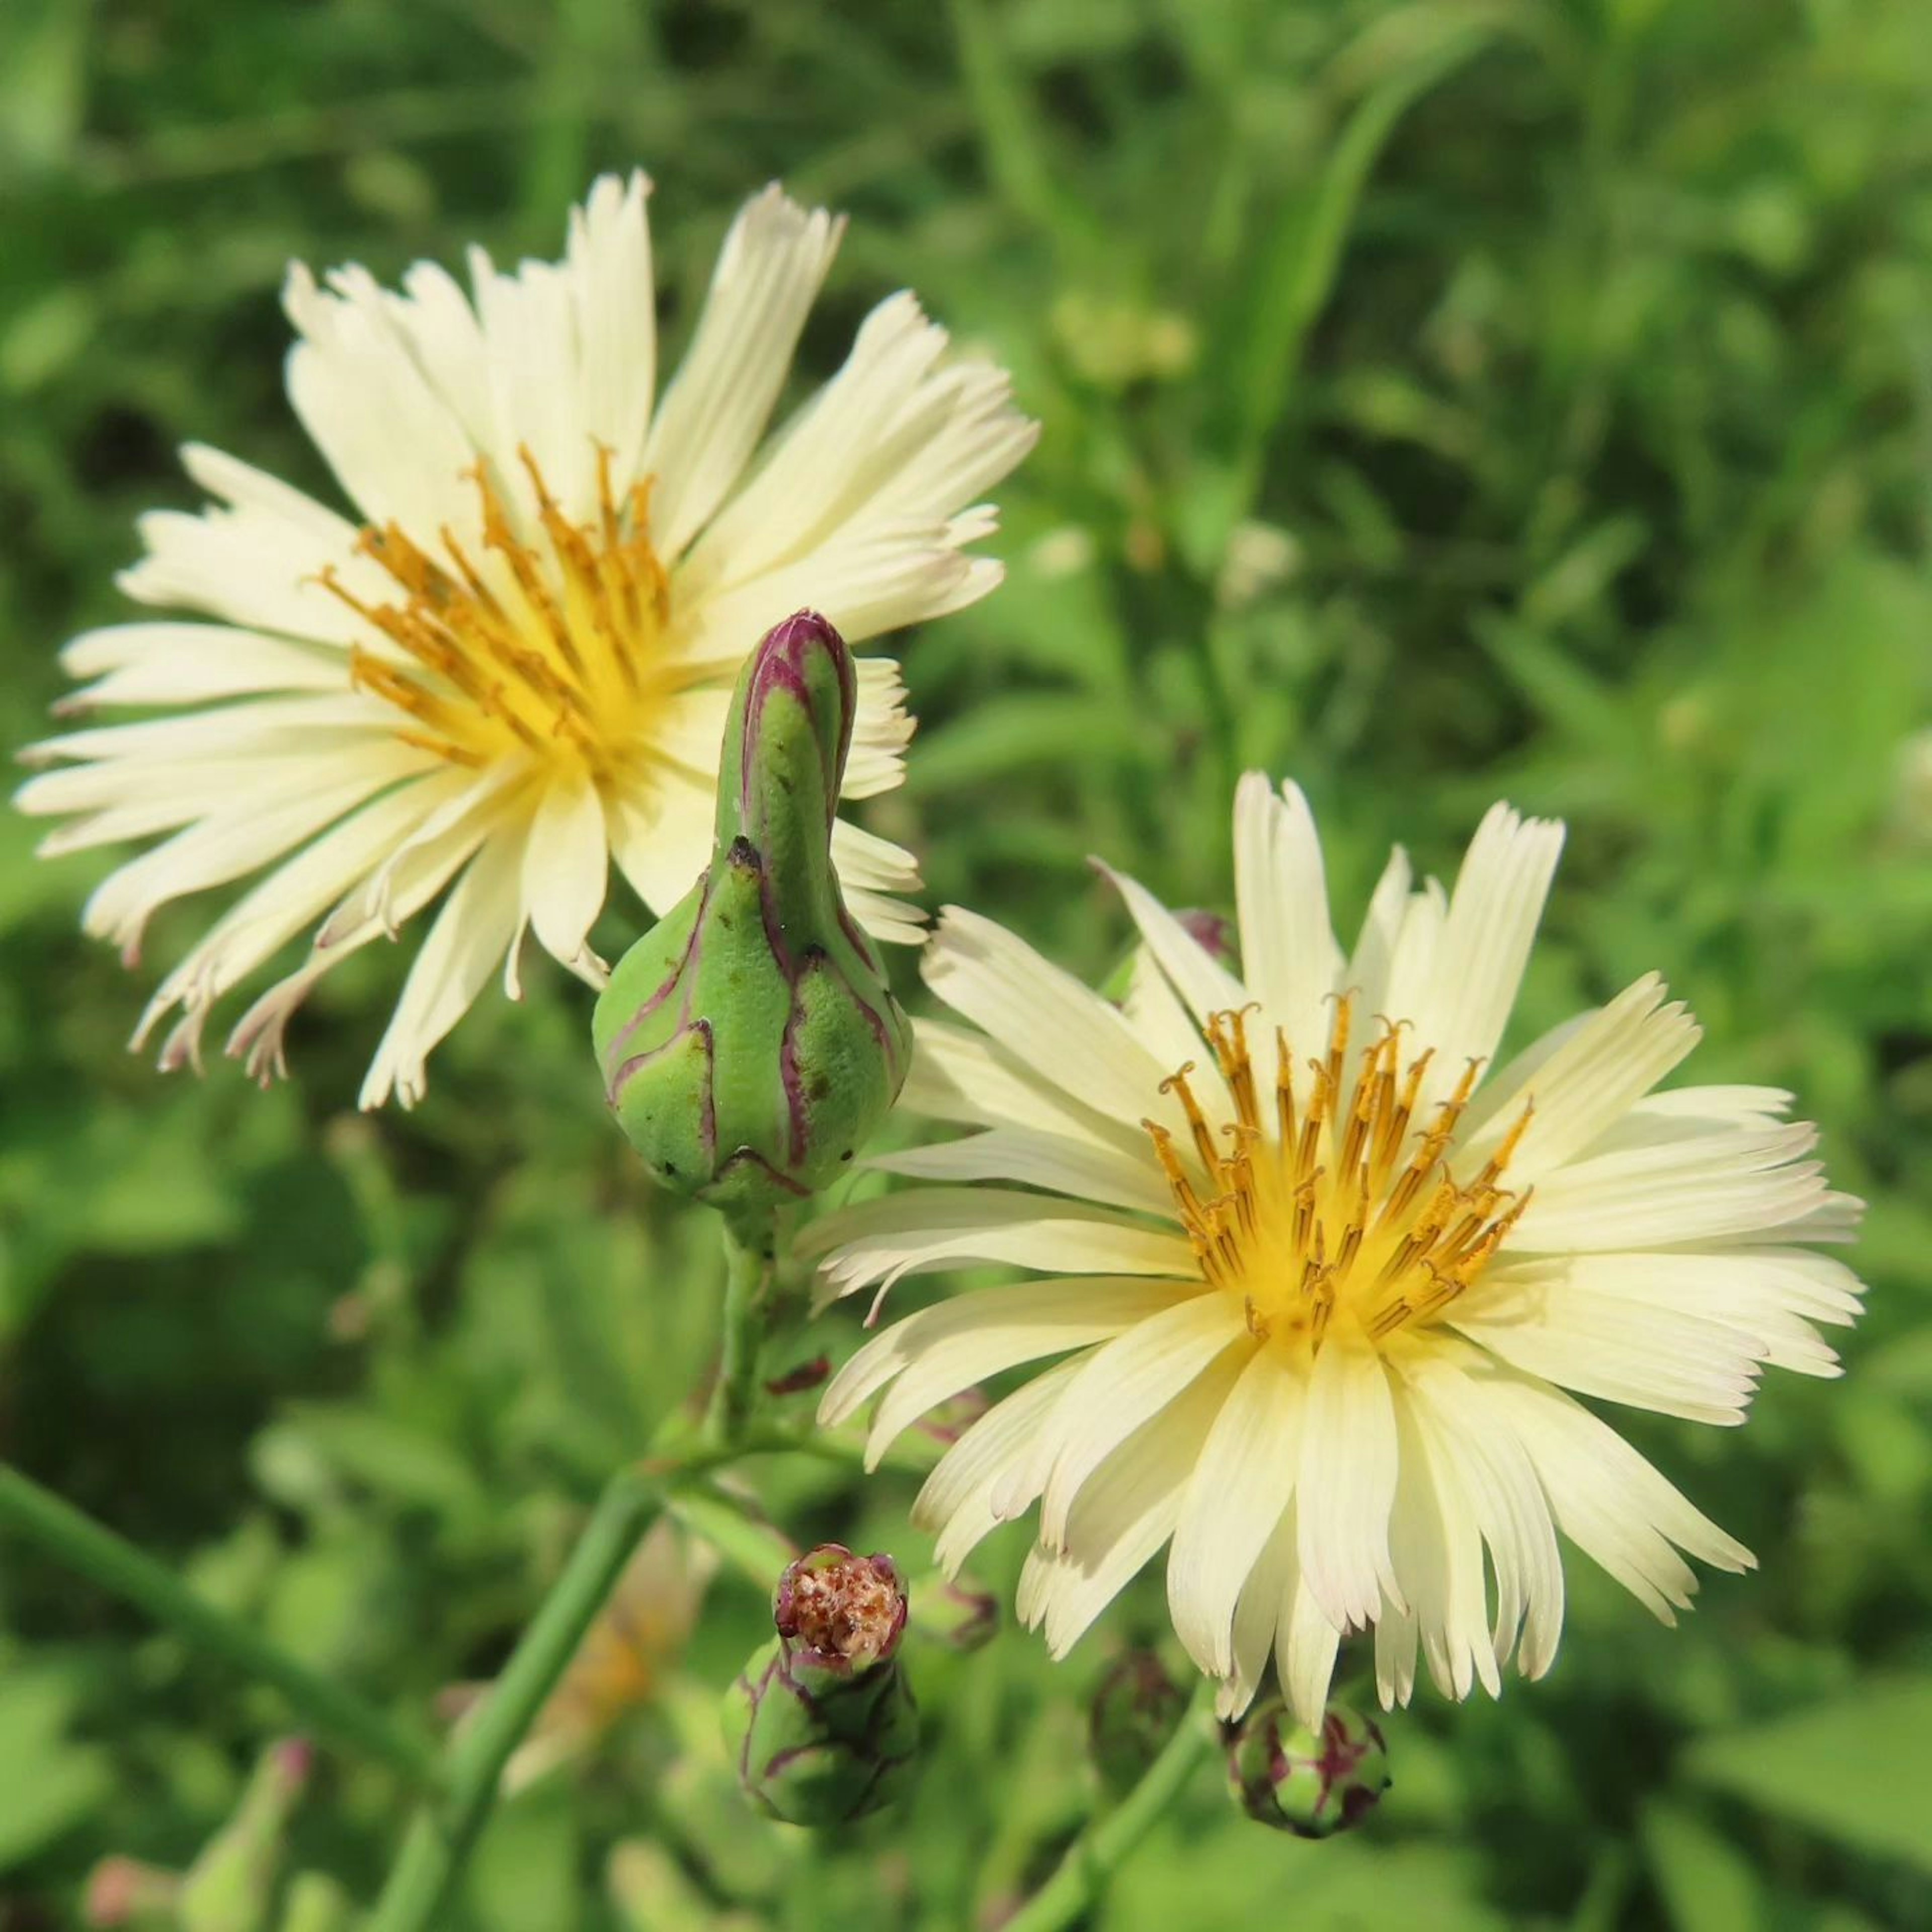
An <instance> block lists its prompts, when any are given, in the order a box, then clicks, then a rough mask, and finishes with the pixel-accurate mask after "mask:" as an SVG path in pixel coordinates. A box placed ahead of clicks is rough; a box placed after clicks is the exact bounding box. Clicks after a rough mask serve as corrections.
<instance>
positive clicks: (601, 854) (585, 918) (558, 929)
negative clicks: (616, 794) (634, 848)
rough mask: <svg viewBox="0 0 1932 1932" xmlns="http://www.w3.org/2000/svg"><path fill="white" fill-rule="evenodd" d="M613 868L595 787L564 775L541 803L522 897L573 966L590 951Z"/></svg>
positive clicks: (556, 952)
mask: <svg viewBox="0 0 1932 1932" xmlns="http://www.w3.org/2000/svg"><path fill="white" fill-rule="evenodd" d="M609 872H610V855H609V853H608V851H607V849H606V847H605V845H604V802H603V800H602V799H601V798H599V797H598V795H597V790H596V787H595V786H594V785H592V784H591V783H590V781H589V779H588V778H583V777H578V778H574V779H573V778H559V779H558V780H557V781H556V782H555V783H553V784H550V786H548V787H547V788H546V789H545V790H544V795H543V799H542V801H541V803H540V804H539V805H538V807H537V810H536V816H535V818H534V819H533V820H532V821H531V825H530V835H529V841H528V842H527V843H526V844H525V846H524V847H523V885H522V895H523V904H524V906H525V907H526V908H527V910H528V912H529V921H530V924H531V926H532V927H533V928H534V929H535V932H536V935H537V939H538V943H539V944H541V946H542V947H543V948H544V950H545V951H546V952H547V953H549V954H550V957H551V958H552V959H557V960H560V961H562V963H563V964H564V965H566V966H568V965H573V964H574V963H575V962H577V961H579V960H580V959H583V957H584V956H585V955H586V952H587V950H588V945H589V934H590V927H591V923H592V921H593V920H594V919H595V918H596V916H597V915H598V913H599V912H600V911H601V910H603V906H604V883H605V880H607V877H608V876H609Z"/></svg>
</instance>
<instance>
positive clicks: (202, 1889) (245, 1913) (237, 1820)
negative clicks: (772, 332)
mask: <svg viewBox="0 0 1932 1932" xmlns="http://www.w3.org/2000/svg"><path fill="white" fill-rule="evenodd" d="M313 1763H314V1753H313V1751H311V1748H310V1747H309V1745H308V1744H307V1743H306V1742H305V1741H304V1740H303V1739H300V1738H288V1739H284V1740H283V1742H281V1743H280V1744H277V1745H270V1746H269V1749H268V1750H267V1751H266V1752H264V1753H263V1756H262V1758H261V1760H260V1763H258V1764H257V1766H256V1767H255V1769H254V1775H252V1776H251V1778H250V1779H249V1781H248V1789H247V1790H245V1791H244V1792H243V1793H242V1802H241V1803H240V1804H239V1805H237V1806H236V1810H235V1814H234V1816H233V1817H232V1818H230V1819H229V1821H228V1823H226V1825H224V1826H223V1827H222V1828H221V1829H220V1831H219V1832H217V1833H216V1834H215V1835H214V1837H213V1838H211V1839H209V1840H208V1843H206V1844H205V1845H204V1846H202V1848H201V1852H200V1855H199V1857H197V1858H196V1860H195V1861H194V1863H193V1865H192V1866H190V1867H189V1869H188V1873H187V1877H186V1878H185V1879H184V1880H183V1881H182V1883H181V1903H180V1907H179V1910H180V1915H181V1932H256V1928H257V1927H259V1926H260V1924H262V1922H263V1920H264V1919H265V1918H266V1917H267V1915H268V1911H269V1903H270V1900H271V1899H272V1897H273V1894H274V1892H275V1876H276V1873H277V1870H278V1867H280V1865H281V1858H282V1846H283V1843H284V1839H285V1838H286V1837H287V1832H288V1824H289V1819H290V1814H292V1813H293V1811H294V1810H295V1808H296V1800H297V1799H299V1798H300V1797H301V1796H302V1790H303V1787H305V1785H306V1784H308V1778H309V1772H310V1770H311V1766H312V1765H313Z"/></svg>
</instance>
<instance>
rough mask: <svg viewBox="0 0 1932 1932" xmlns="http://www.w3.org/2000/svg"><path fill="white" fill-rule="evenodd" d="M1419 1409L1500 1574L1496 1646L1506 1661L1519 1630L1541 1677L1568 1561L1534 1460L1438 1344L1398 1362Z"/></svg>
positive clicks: (1551, 1649)
mask: <svg viewBox="0 0 1932 1932" xmlns="http://www.w3.org/2000/svg"><path fill="white" fill-rule="evenodd" d="M1401 1368H1402V1373H1403V1377H1404V1379H1405V1381H1406V1383H1407V1385H1408V1388H1409V1393H1410V1396H1411V1398H1412V1408H1413V1410H1414V1412H1415V1414H1416V1415H1418V1418H1425V1419H1426V1421H1427V1424H1428V1427H1429V1433H1430V1435H1431V1436H1432V1439H1435V1440H1436V1441H1438V1442H1440V1443H1441V1444H1442V1445H1444V1446H1443V1447H1442V1450H1441V1451H1440V1453H1441V1454H1442V1455H1443V1457H1445V1458H1446V1459H1447V1460H1448V1461H1449V1462H1451V1463H1452V1464H1453V1465H1454V1467H1455V1468H1456V1469H1457V1471H1458V1472H1459V1473H1460V1475H1462V1476H1463V1478H1464V1480H1465V1481H1466V1483H1467V1484H1468V1486H1469V1495H1470V1498H1471V1501H1472V1504H1473V1505H1474V1508H1475V1512H1476V1517H1477V1520H1478V1524H1479V1526H1480V1527H1481V1530H1482V1534H1483V1537H1484V1541H1485V1542H1486V1543H1487V1544H1488V1545H1489V1547H1490V1559H1491V1562H1492V1564H1493V1567H1494V1569H1495V1571H1496V1598H1497V1601H1496V1621H1495V1624H1494V1626H1493V1631H1492V1644H1493V1652H1494V1655H1495V1657H1496V1661H1497V1663H1498V1664H1504V1663H1506V1662H1507V1661H1508V1658H1509V1655H1510V1653H1511V1651H1512V1650H1513V1649H1515V1648H1516V1647H1517V1637H1518V1631H1519V1628H1520V1631H1521V1642H1522V1648H1521V1652H1520V1661H1521V1668H1522V1670H1523V1675H1524V1676H1526V1677H1540V1676H1542V1675H1543V1673H1544V1672H1545V1671H1546V1670H1548V1669H1549V1667H1550V1663H1551V1661H1552V1660H1553V1658H1555V1656H1556V1645H1557V1640H1558V1638H1559V1637H1560V1636H1561V1635H1562V1629H1563V1605H1564V1584H1563V1563H1562V1556H1561V1554H1560V1553H1559V1550H1558V1549H1557V1547H1556V1525H1555V1523H1554V1522H1553V1520H1552V1519H1551V1517H1550V1505H1549V1503H1548V1502H1547V1500H1546V1499H1545V1497H1544V1492H1543V1487H1542V1485H1541V1483H1540V1482H1539V1481H1538V1478H1537V1474H1536V1469H1535V1465H1534V1464H1533V1463H1532V1462H1531V1460H1530V1459H1529V1457H1528V1456H1527V1455H1526V1454H1525V1453H1524V1451H1523V1445H1522V1444H1521V1443H1520V1442H1519V1441H1518V1440H1517V1437H1516V1436H1515V1435H1514V1433H1512V1432H1511V1430H1507V1429H1499V1428H1496V1427H1493V1425H1492V1423H1491V1421H1490V1416H1489V1414H1488V1412H1487V1410H1486V1409H1485V1408H1484V1390H1483V1388H1482V1387H1481V1386H1480V1385H1478V1383H1477V1382H1475V1381H1473V1380H1472V1378H1471V1377H1470V1376H1469V1375H1468V1374H1466V1373H1464V1372H1463V1370H1462V1369H1460V1368H1459V1367H1457V1365H1456V1364H1454V1362H1453V1361H1446V1360H1445V1359H1444V1357H1443V1352H1442V1350H1440V1349H1417V1350H1415V1351H1414V1352H1412V1353H1410V1354H1408V1355H1406V1356H1405V1357H1404V1358H1403V1360H1402V1363H1401Z"/></svg>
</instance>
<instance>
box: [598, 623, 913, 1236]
mask: <svg viewBox="0 0 1932 1932" xmlns="http://www.w3.org/2000/svg"><path fill="white" fill-rule="evenodd" d="M855 709H856V679H855V677H854V673H853V667H852V656H851V653H850V652H849V651H848V650H847V649H846V647H845V643H844V639H843V638H841V637H840V636H839V634H838V632H837V631H835V630H834V629H833V628H832V626H831V625H829V624H828V623H827V622H826V621H825V619H823V617H820V616H816V615H814V613H812V612H811V611H809V610H802V611H800V612H799V613H798V614H797V615H796V616H793V617H788V618H787V619H786V620H785V621H784V622H783V623H782V624H780V625H778V626H777V627H776V628H775V629H773V630H772V631H769V632H768V633H767V634H766V637H765V638H764V640H763V642H762V643H760V645H759V646H758V648H757V650H755V651H754V652H753V653H752V654H751V657H750V658H749V659H748V661H747V662H746V664H745V668H744V670H743V671H742V673H741V674H740V675H739V679H738V686H737V690H736V693H735V694H733V698H732V702H731V710H730V715H729V717H728V718H727V719H726V721H725V726H724V746H723V750H722V754H721V758H720V761H719V763H720V769H719V772H718V812H717V821H716V831H715V838H714V841H713V845H712V856H711V863H710V865H709V866H708V867H707V868H706V870H705V871H704V874H703V876H702V877H700V879H699V880H698V881H697V884H696V885H695V886H693V887H692V888H691V891H690V892H688V893H687V894H686V895H685V897H684V898H682V900H680V901H679V903H678V904H676V906H674V907H673V908H672V909H671V910H670V912H668V913H666V914H665V916H664V918H663V919H661V920H660V921H659V922H658V924H657V925H656V926H654V927H653V928H652V929H651V931H650V932H648V933H646V935H644V937H643V938H642V939H640V940H639V941H637V944H635V945H634V946H633V947H631V950H630V951H629V952H628V953H626V954H625V956H624V957H623V959H622V960H620V961H619V962H618V965H617V968H616V971H615V972H614V973H613V974H612V975H611V976H610V985H609V986H607V988H606V989H604V994H603V995H602V997H601V998H600V999H599V1000H598V1003H597V1012H596V1016H595V1021H594V1022H593V1025H592V1034H593V1037H594V1039H595V1043H596V1048H597V1055H598V1061H599V1063H600V1064H601V1067H602V1068H603V1070H604V1088H605V1091H606V1093H607V1096H608V1097H609V1100H610V1106H611V1109H612V1111H613V1112H614V1113H615V1114H616V1117H617V1121H618V1124H619V1126H620V1127H622V1129H623V1130H624V1133H625V1135H626V1136H628V1139H629V1140H630V1142H631V1145H633V1146H634V1147H635V1148H637V1151H638V1152H639V1153H640V1154H642V1155H643V1158H644V1160H645V1163H646V1165H647V1166H649V1169H651V1172H652V1173H653V1174H654V1175H655V1176H656V1177H657V1178H658V1180H659V1181H661V1182H662V1183H663V1184H664V1185H665V1186H666V1187H670V1188H671V1189H673V1190H676V1192H678V1193H685V1194H693V1195H696V1196H698V1197H699V1198H700V1199H703V1200H706V1201H709V1202H712V1204H713V1205H716V1206H718V1207H721V1208H727V1209H736V1208H766V1207H770V1206H774V1205H778V1204H781V1203H782V1202H786V1201H788V1200H795V1199H798V1198H799V1197H800V1196H804V1195H807V1194H809V1193H812V1192H813V1191H814V1190H816V1189H817V1188H820V1187H823V1186H824V1185H825V1184H826V1182H827V1181H830V1180H831V1179H832V1178H833V1177H834V1176H835V1175H837V1174H838V1172H839V1171H840V1169H841V1166H843V1164H844V1163H845V1162H847V1161H849V1160H850V1159H851V1158H852V1157H853V1154H854V1152H855V1151H856V1150H857V1148H859V1145H860V1144H861V1143H862V1142H863V1141H864V1140H865V1139H866V1137H867V1136H868V1135H869V1134H870V1133H871V1132H872V1130H873V1129H874V1127H877V1124H879V1122H880V1120H881V1119H882V1118H883V1117H884V1115H885V1114H886V1111H887V1109H889V1108H890V1106H892V1102H893V1101H894V1100H896V1099H897V1098H898V1091H899V1088H900V1085H901V1083H902V1082H903V1081H904V1078H905V1070H906V1066H907V1061H908V1059H909V1058H910V1045H911V1036H910V1029H909V1028H908V1027H907V1022H906V1019H905V1016H904V1014H903V1013H901V1011H900V1010H899V1008H898V1004H897V1003H896V1002H895V1001H894V1000H893V998H892V993H891V991H890V989H889V987H888V986H887V985H886V980H885V976H884V974H883V969H882V968H881V967H880V963H879V959H878V956H877V953H876V952H874V950H873V947H872V944H871V941H869V940H868V938H866V937H865V935H864V934H863V933H862V932H860V930H859V927H858V926H857V925H856V922H854V921H853V918H852V916H851V914H850V912H849V911H848V910H847V908H846V905H845V901H844V896H843V895H842V894H841V892H840V890H839V886H838V874H837V873H836V872H835V871H834V870H833V868H832V844H831V840H832V819H833V814H834V813H835V811H836V809H837V807H838V793H839V787H840V786H841V784H842V782H843V781H844V771H845V759H846V754H847V751H849V749H850V745H851V739H852V721H853V713H854V711H855Z"/></svg>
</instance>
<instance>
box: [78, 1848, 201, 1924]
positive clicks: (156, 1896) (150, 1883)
mask: <svg viewBox="0 0 1932 1932" xmlns="http://www.w3.org/2000/svg"><path fill="white" fill-rule="evenodd" d="M180 1897H181V1874H180V1873H178V1872H172V1871H168V1870H164V1869H163V1867H160V1866H159V1865H151V1864H144V1863H143V1862H142V1861H141V1860H140V1859H139V1858H122V1857H120V1856H119V1855H118V1854H117V1855H115V1856H114V1857H112V1858H103V1859H102V1860H101V1862H100V1863H99V1864H98V1865H96V1866H95V1867H94V1869H93V1870H92V1871H91V1872H90V1873H89V1874H88V1878H87V1889H86V1893H85V1894H84V1896H83V1899H82V1901H81V1915H82V1917H83V1918H85V1919H86V1921H87V1923H88V1924H90V1925H95V1926H101V1927H108V1926H113V1927H116V1928H118V1932H160V1928H161V1927H164V1926H165V1927H172V1925H173V1924H174V1922H175V1906H176V1904H177V1903H178V1900H179V1899H180Z"/></svg>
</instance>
